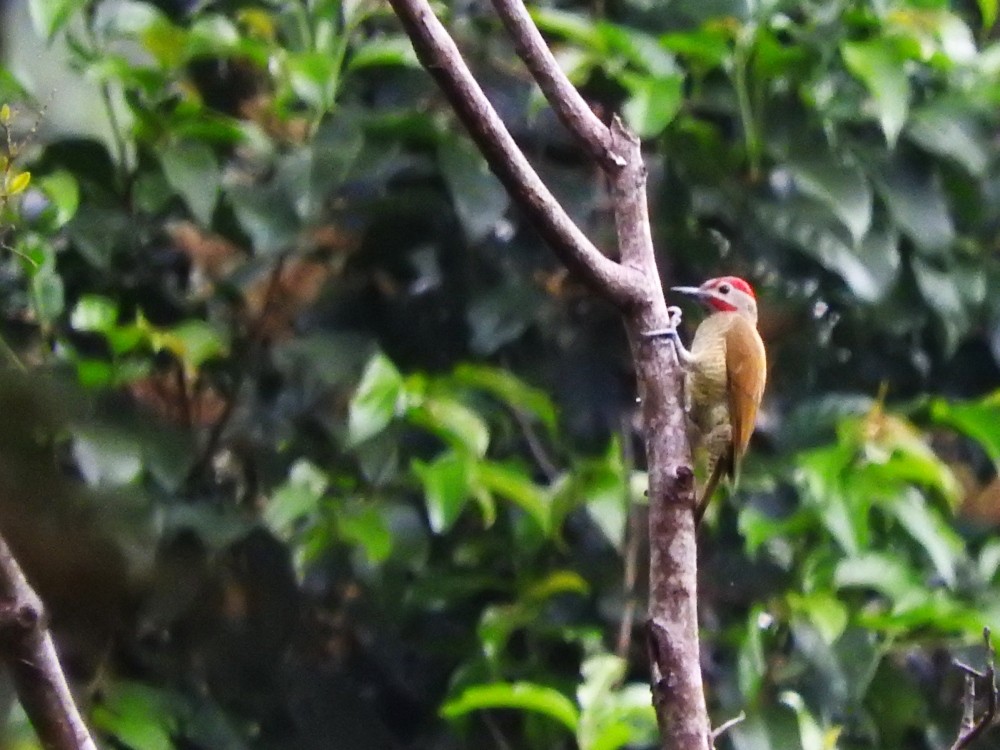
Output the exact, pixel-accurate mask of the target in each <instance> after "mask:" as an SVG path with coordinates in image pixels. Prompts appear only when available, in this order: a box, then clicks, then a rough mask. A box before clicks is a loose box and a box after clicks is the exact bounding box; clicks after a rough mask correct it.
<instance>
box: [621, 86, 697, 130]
mask: <svg viewBox="0 0 1000 750" xmlns="http://www.w3.org/2000/svg"><path fill="white" fill-rule="evenodd" d="M623 81H624V83H625V86H626V87H627V88H628V90H629V97H628V99H627V100H626V102H625V106H624V107H623V108H622V114H623V115H624V116H625V121H626V122H627V123H628V124H629V126H631V128H632V129H633V130H635V132H636V133H637V134H638V135H639V137H640V138H654V137H656V136H657V135H659V134H660V133H662V132H663V129H664V128H666V127H667V125H669V124H670V123H671V122H672V121H673V119H674V117H676V115H677V113H678V112H679V111H680V108H681V104H682V103H683V101H684V91H683V89H684V76H683V75H682V74H680V73H676V74H674V75H669V76H661V77H653V76H625V77H624V78H623Z"/></svg>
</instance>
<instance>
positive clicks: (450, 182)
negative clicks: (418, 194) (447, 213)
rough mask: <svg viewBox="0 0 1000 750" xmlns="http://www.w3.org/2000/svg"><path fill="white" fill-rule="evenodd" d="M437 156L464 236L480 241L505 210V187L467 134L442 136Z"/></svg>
mask: <svg viewBox="0 0 1000 750" xmlns="http://www.w3.org/2000/svg"><path fill="white" fill-rule="evenodd" d="M437 159H438V165H439V166H440V168H441V175H442V176H443V177H444V181H445V184H446V185H447V186H448V191H449V192H450V193H451V199H452V202H453V203H454V205H455V213H457V214H458V220H459V222H460V223H461V225H462V230H463V231H464V232H465V236H466V238H467V239H468V240H469V242H481V241H483V240H484V239H486V238H487V237H488V236H490V235H491V234H492V233H493V231H494V229H495V228H496V226H497V223H498V222H499V221H500V219H502V218H503V216H504V214H506V213H507V207H508V205H509V204H510V198H509V196H508V195H507V191H506V190H505V189H504V187H503V185H501V184H500V181H499V180H498V179H497V178H496V177H495V176H494V175H493V173H492V172H490V170H489V168H488V167H487V165H486V160H485V159H483V156H482V154H480V153H479V150H478V149H477V148H475V146H473V145H472V143H471V142H470V141H469V140H468V139H466V138H453V139H448V140H447V141H444V140H442V142H441V143H440V145H439V146H438V152H437Z"/></svg>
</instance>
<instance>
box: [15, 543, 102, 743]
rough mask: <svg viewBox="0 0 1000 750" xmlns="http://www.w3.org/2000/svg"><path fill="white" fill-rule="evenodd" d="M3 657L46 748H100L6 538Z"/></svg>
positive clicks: (35, 596)
mask: <svg viewBox="0 0 1000 750" xmlns="http://www.w3.org/2000/svg"><path fill="white" fill-rule="evenodd" d="M0 658H2V659H3V661H4V662H5V663H6V664H7V667H8V668H9V669H10V673H11V676H12V677H13V680H14V687H15V688H16V690H17V695H18V698H19V699H20V701H21V705H22V706H23V707H24V712H25V713H26V714H27V715H28V718H29V719H30V720H31V725H32V726H33V727H34V728H35V732H36V733H37V734H38V739H39V740H40V741H41V744H42V747H44V748H46V750H97V746H96V745H95V744H94V740H93V739H92V738H91V736H90V732H89V731H88V730H87V725H86V724H85V723H84V721H83V719H82V718H81V716H80V713H79V712H78V711H77V708H76V704H75V703H74V701H73V695H72V693H70V689H69V685H68V684H67V682H66V677H65V676H64V675H63V672H62V668H61V667H60V666H59V658H58V656H57V655H56V648H55V644H54V643H53V642H52V636H51V635H50V634H49V631H48V627H47V625H46V622H45V610H44V607H43V605H42V600H41V599H40V598H39V597H38V594H36V593H35V591H34V589H32V588H31V586H30V584H29V583H28V581H27V579H26V578H25V577H24V573H23V572H22V571H21V566H20V565H18V564H17V560H15V559H14V555H13V554H12V553H11V551H10V548H9V547H8V546H7V542H6V541H5V540H4V539H3V537H2V536H0Z"/></svg>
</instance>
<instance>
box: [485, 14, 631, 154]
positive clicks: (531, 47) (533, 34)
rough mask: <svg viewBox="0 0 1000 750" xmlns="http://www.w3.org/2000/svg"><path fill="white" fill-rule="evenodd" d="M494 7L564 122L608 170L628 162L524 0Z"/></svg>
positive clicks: (536, 79)
mask: <svg viewBox="0 0 1000 750" xmlns="http://www.w3.org/2000/svg"><path fill="white" fill-rule="evenodd" d="M493 7H494V8H496V11H497V15H499V16H500V20H501V21H503V23H504V26H506V27H507V32H508V33H509V34H510V37H511V40H512V41H513V42H514V48H515V49H516V50H517V54H518V56H519V57H520V58H521V59H522V60H523V61H524V64H525V67H527V68H528V70H529V71H530V72H531V75H532V77H533V78H534V79H535V82H536V83H538V87H539V88H540V89H541V90H542V94H544V95H545V98H546V99H547V100H548V102H549V104H550V105H551V106H552V109H553V110H555V113H556V114H557V115H558V116H559V119H560V120H562V122H563V124H564V125H565V126H566V127H567V128H568V129H569V131H570V132H571V133H573V134H574V135H575V136H576V137H577V138H578V139H579V140H580V142H581V143H582V144H583V145H584V146H585V147H586V149H587V151H588V152H590V155H591V157H593V159H594V160H595V161H596V162H597V163H598V164H600V165H601V167H602V168H603V169H604V170H605V171H611V172H613V171H615V170H616V169H618V168H620V167H623V166H625V159H624V158H623V157H622V156H620V155H619V154H616V153H615V151H614V150H613V148H612V144H611V131H610V130H609V129H608V126H607V125H605V124H604V123H603V122H601V121H600V120H599V119H598V117H597V115H595V114H594V112H593V110H591V109H590V107H589V106H588V105H587V102H586V101H585V100H584V98H583V97H582V96H580V93H579V92H578V91H577V90H576V87H574V86H573V84H572V83H570V82H569V79H568V78H566V75H565V74H564V73H563V72H562V69H561V68H560V67H559V63H558V62H556V58H555V55H553V54H552V50H550V49H549V46H548V45H547V44H546V43H545V40H544V39H543V38H542V35H541V33H540V32H539V31H538V27H537V26H535V24H534V22H533V21H532V20H531V16H530V14H529V13H528V9H527V8H525V7H524V3H523V2H522V0H493Z"/></svg>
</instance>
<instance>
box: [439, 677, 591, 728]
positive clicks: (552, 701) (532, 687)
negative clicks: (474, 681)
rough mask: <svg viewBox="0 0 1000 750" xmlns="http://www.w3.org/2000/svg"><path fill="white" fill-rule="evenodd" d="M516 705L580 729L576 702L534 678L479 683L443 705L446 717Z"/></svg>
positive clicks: (443, 712) (519, 708)
mask: <svg viewBox="0 0 1000 750" xmlns="http://www.w3.org/2000/svg"><path fill="white" fill-rule="evenodd" d="M496 708H512V709H518V710H522V711H533V712H536V713H540V714H543V715H545V716H548V717H549V718H551V719H554V720H555V721H557V722H559V723H560V724H562V725H563V726H564V727H565V728H566V729H568V730H569V731H570V732H576V728H577V723H578V721H579V713H578V712H577V709H576V706H574V705H573V702H572V701H571V700H570V699H569V698H567V697H566V696H565V695H563V694H562V693H560V692H559V691H558V690H555V689H554V688H550V687H546V686H545V685H536V684H533V683H530V682H515V683H506V682H498V683H494V684H491V685H475V686H473V687H469V688H466V689H465V690H464V691H462V693H461V694H460V695H459V696H458V697H457V698H455V699H453V700H450V701H448V702H447V703H445V704H444V705H443V706H442V707H441V715H442V716H444V717H445V718H446V719H454V718H457V717H459V716H464V715H465V714H467V713H471V712H472V711H481V710H483V709H496Z"/></svg>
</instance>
